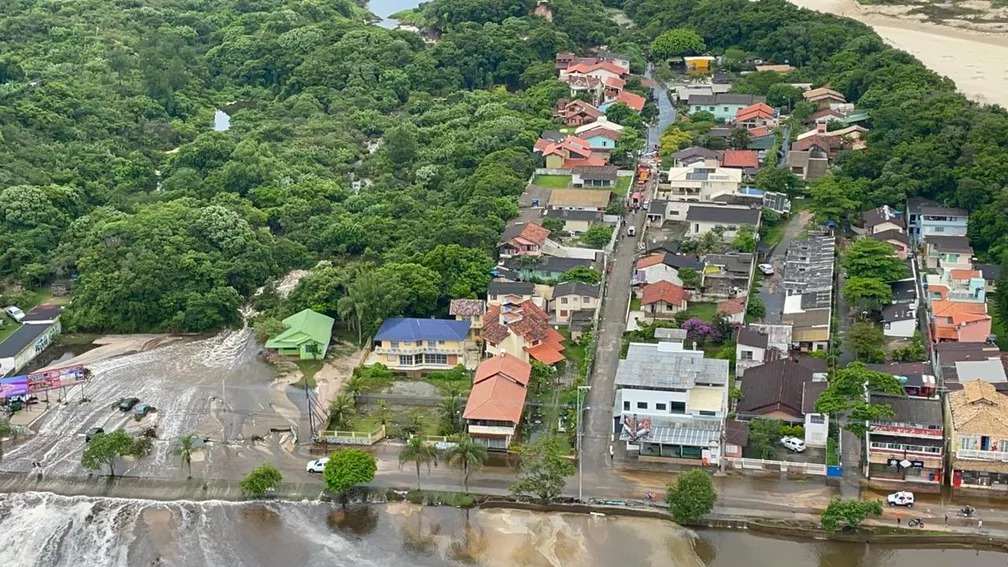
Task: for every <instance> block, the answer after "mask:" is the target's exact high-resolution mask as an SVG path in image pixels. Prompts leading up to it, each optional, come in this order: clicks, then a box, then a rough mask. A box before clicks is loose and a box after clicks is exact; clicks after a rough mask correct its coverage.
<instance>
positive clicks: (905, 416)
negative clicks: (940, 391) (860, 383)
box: [868, 392, 942, 425]
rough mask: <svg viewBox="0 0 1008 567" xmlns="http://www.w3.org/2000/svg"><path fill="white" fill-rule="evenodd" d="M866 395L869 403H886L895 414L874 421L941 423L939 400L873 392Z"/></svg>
mask: <svg viewBox="0 0 1008 567" xmlns="http://www.w3.org/2000/svg"><path fill="white" fill-rule="evenodd" d="M868 396H869V402H870V403H872V404H880V405H888V406H889V407H891V408H892V409H893V413H894V414H895V415H893V416H892V417H886V418H882V419H879V420H876V421H875V423H885V422H888V423H917V424H920V425H941V424H942V405H941V401H939V400H932V399H928V398H912V397H907V396H892V395H888V394H879V393H875V392H872V393H869V394H868Z"/></svg>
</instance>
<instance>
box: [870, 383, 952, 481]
mask: <svg viewBox="0 0 1008 567" xmlns="http://www.w3.org/2000/svg"><path fill="white" fill-rule="evenodd" d="M869 402H870V403H872V404H877V405H885V406H889V407H891V408H892V410H893V415H892V416H891V417H886V418H881V419H877V420H874V421H871V422H869V423H868V432H867V433H866V434H865V446H866V447H868V463H867V466H866V467H865V476H866V477H868V478H878V479H896V480H901V481H906V482H921V483H927V484H935V485H940V484H941V482H942V474H943V470H944V463H945V461H944V459H945V453H944V446H945V438H944V432H943V428H942V423H943V420H942V406H941V402H940V401H939V400H937V399H929V398H916V397H915V398H911V397H904V396H889V395H885V394H878V393H874V392H873V393H870V394H869Z"/></svg>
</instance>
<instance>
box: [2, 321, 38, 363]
mask: <svg viewBox="0 0 1008 567" xmlns="http://www.w3.org/2000/svg"><path fill="white" fill-rule="evenodd" d="M48 328H49V325H21V327H19V328H18V330H16V331H14V333H13V334H12V335H10V336H9V337H7V338H6V339H5V340H4V341H3V342H0V358H12V357H14V356H17V354H18V353H20V352H21V351H23V350H24V349H26V348H28V347H29V346H31V344H32V343H34V342H35V339H37V338H39V337H41V336H42V335H43V334H44V333H45V332H46V330H47V329H48Z"/></svg>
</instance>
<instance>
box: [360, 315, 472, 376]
mask: <svg viewBox="0 0 1008 567" xmlns="http://www.w3.org/2000/svg"><path fill="white" fill-rule="evenodd" d="M469 325H470V323H469V321H456V320H454V319H385V321H383V322H382V325H381V327H380V328H379V329H378V332H377V333H375V337H374V353H373V354H372V356H371V357H370V358H371V359H373V360H369V363H372V364H373V363H381V364H384V365H385V366H387V367H388V368H389V369H391V370H395V371H397V372H409V373H415V372H424V371H431V370H447V369H449V368H454V367H455V366H456V365H458V364H464V363H465V354H466V352H465V351H466V340H467V339H468V336H469Z"/></svg>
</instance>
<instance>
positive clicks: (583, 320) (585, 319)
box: [567, 311, 595, 342]
mask: <svg viewBox="0 0 1008 567" xmlns="http://www.w3.org/2000/svg"><path fill="white" fill-rule="evenodd" d="M594 320H595V313H593V312H591V311H574V312H573V313H571V316H570V321H569V322H568V323H567V330H569V331H570V340H572V341H575V342H578V341H580V340H581V337H583V336H584V334H585V332H587V331H590V330H591V328H592V323H593V322H594Z"/></svg>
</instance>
